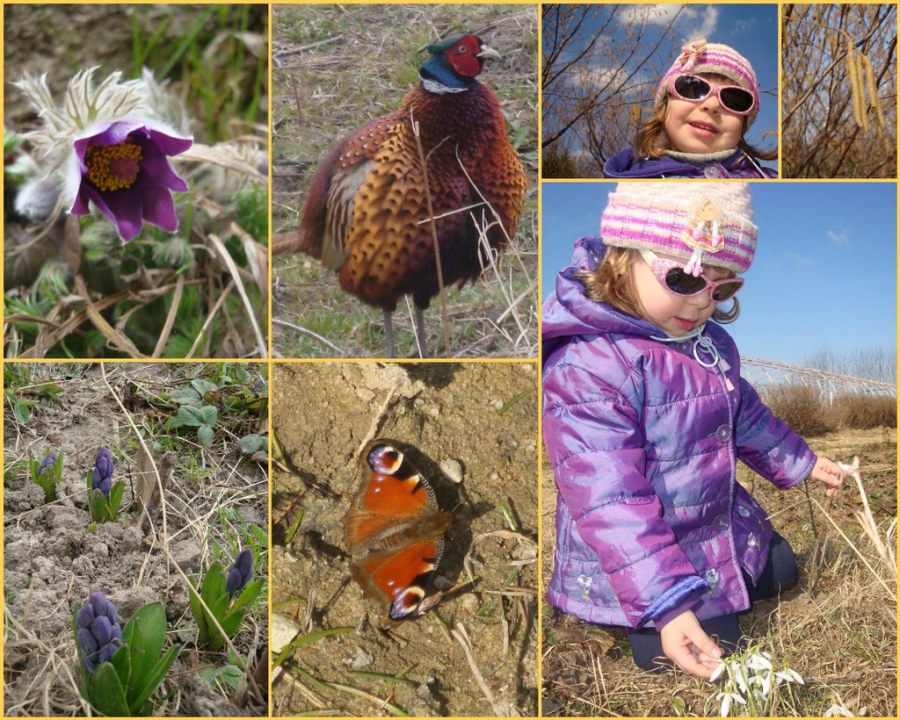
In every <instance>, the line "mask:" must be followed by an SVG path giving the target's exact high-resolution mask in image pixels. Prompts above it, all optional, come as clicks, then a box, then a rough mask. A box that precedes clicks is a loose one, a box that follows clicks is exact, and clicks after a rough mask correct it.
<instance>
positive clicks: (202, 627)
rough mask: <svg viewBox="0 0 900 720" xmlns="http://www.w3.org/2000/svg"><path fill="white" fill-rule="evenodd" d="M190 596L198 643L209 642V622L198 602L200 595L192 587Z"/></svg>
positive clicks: (204, 643)
mask: <svg viewBox="0 0 900 720" xmlns="http://www.w3.org/2000/svg"><path fill="white" fill-rule="evenodd" d="M190 596H191V613H192V614H193V616H194V622H196V623H197V636H198V642H199V644H200V645H206V644H207V643H208V642H209V627H210V626H209V622H208V621H207V619H206V612H205V611H204V610H203V606H202V605H201V604H200V595H199V594H198V593H197V591H196V590H195V589H194V588H193V587H192V588H191V591H190Z"/></svg>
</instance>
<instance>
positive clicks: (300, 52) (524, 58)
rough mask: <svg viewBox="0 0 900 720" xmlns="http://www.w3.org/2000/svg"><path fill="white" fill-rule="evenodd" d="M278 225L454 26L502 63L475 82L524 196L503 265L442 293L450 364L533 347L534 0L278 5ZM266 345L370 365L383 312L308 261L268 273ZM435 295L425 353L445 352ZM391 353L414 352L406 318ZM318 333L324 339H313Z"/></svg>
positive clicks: (291, 221) (530, 351) (380, 349)
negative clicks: (269, 335) (523, 1)
mask: <svg viewBox="0 0 900 720" xmlns="http://www.w3.org/2000/svg"><path fill="white" fill-rule="evenodd" d="M273 18H274V20H273V51H274V62H273V66H274V67H273V123H274V126H275V136H274V139H273V206H272V207H273V209H272V218H273V229H274V231H275V232H286V231H290V230H294V229H296V227H297V225H298V223H299V214H300V208H301V207H302V203H303V200H304V198H305V192H306V185H307V183H308V182H309V180H310V178H311V177H312V173H313V171H314V170H315V168H316V165H317V164H318V162H319V160H320V159H321V158H322V157H323V155H324V154H325V152H326V151H327V148H329V147H330V146H331V145H332V144H333V143H334V142H335V141H337V140H338V139H339V138H340V137H343V136H344V135H345V134H346V133H348V132H350V131H352V130H354V129H356V128H358V127H360V126H361V125H362V124H363V123H364V122H366V121H367V120H369V119H371V118H373V117H376V116H378V115H382V114H384V113H386V112H389V111H391V110H393V109H394V108H395V107H396V106H397V104H399V101H400V99H401V98H402V96H403V95H404V94H405V93H406V91H407V90H408V89H409V88H410V87H411V86H412V85H413V84H414V83H416V82H418V75H417V71H418V66H419V64H420V63H421V61H422V59H423V55H422V49H423V48H424V47H425V45H427V44H429V43H430V42H433V41H434V40H435V39H436V38H439V37H447V36H448V35H450V34H452V33H453V32H459V31H462V30H470V31H472V32H476V33H478V34H479V35H480V36H481V37H482V38H484V39H485V40H486V41H487V42H488V43H489V44H490V45H491V47H494V48H496V49H497V50H499V52H500V54H501V55H502V56H503V60H501V61H499V62H495V63H493V64H491V65H490V66H489V67H488V69H487V71H486V72H485V74H484V81H485V82H486V83H488V84H489V85H490V86H491V87H492V88H493V89H494V90H495V91H497V94H498V95H499V96H500V99H501V103H502V105H503V111H504V113H505V115H506V117H507V120H508V122H509V125H510V132H511V137H512V138H513V142H514V145H515V146H516V147H517V149H518V150H519V152H520V153H521V154H522V157H523V160H524V161H525V163H526V172H527V174H528V177H529V187H530V188H531V190H530V192H529V194H528V196H527V198H526V210H525V213H524V215H523V217H522V218H521V219H520V221H519V228H518V233H517V236H516V238H514V239H513V242H512V245H511V247H510V248H509V249H508V250H507V251H506V252H505V253H504V254H503V255H502V256H501V257H500V259H499V261H498V271H497V272H494V271H493V270H489V271H488V272H487V273H486V274H485V277H484V278H483V281H481V282H478V283H475V284H473V285H470V286H469V287H467V288H464V289H463V290H461V291H457V290H455V289H453V288H449V289H448V291H447V303H448V307H447V308H446V310H447V314H448V316H449V323H448V324H449V328H450V332H451V342H450V356H451V357H534V356H535V355H536V352H537V310H538V298H537V285H536V283H537V193H536V184H537V162H536V145H537V81H536V65H535V62H536V57H537V12H536V9H535V7H534V6H527V5H525V6H523V5H519V6H503V5H415V6H406V5H378V6H374V5H361V6H346V7H344V6H332V5H313V6H275V8H274V11H273ZM273 278H274V285H275V287H274V292H273V317H274V320H273V345H274V348H275V350H276V352H277V353H279V354H280V355H282V356H285V357H370V356H381V355H383V354H384V352H385V342H384V337H383V329H382V313H381V311H380V310H378V309H375V308H371V307H368V306H364V305H363V304H362V303H360V302H359V301H358V300H357V299H356V298H355V297H352V296H348V295H347V294H345V293H344V292H343V291H341V290H340V288H339V287H338V283H337V279H336V277H335V275H334V274H333V273H331V272H329V271H326V270H324V269H323V268H322V267H321V266H320V265H319V263H318V261H315V260H312V259H311V258H308V257H306V256H303V255H294V256H288V257H284V258H279V259H277V260H276V261H275V263H274V266H273ZM440 315H441V312H440V300H439V299H438V298H436V299H435V301H434V302H433V303H432V310H431V311H430V312H429V313H428V314H427V320H426V326H427V329H428V331H429V347H430V348H431V349H432V350H435V349H437V348H441V349H440V350H438V352H439V353H440V354H444V350H443V349H442V348H443V338H444V333H443V329H442V328H441V327H440V323H439V322H437V318H438V317H440ZM394 335H395V343H396V345H397V347H398V353H399V354H400V355H404V354H412V353H413V352H414V349H415V343H414V340H413V336H412V320H411V311H407V310H406V308H404V306H403V304H401V306H400V307H399V308H398V311H397V313H396V314H395V319H394ZM319 338H323V339H319Z"/></svg>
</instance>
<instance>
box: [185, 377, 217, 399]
mask: <svg viewBox="0 0 900 720" xmlns="http://www.w3.org/2000/svg"><path fill="white" fill-rule="evenodd" d="M191 387H192V388H194V390H196V391H197V392H198V393H200V396H201V397H203V396H205V395H206V393H210V392H215V391H216V390H218V389H219V386H218V385H216V384H215V383H214V382H210V381H209V380H204V379H203V378H197V379H196V380H191Z"/></svg>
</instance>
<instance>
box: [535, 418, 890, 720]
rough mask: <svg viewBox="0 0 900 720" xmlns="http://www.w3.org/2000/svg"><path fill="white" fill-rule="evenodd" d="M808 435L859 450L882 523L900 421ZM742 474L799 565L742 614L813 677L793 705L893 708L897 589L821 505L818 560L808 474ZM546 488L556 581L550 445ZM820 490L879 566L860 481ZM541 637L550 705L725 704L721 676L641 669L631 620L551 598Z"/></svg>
mask: <svg viewBox="0 0 900 720" xmlns="http://www.w3.org/2000/svg"><path fill="white" fill-rule="evenodd" d="M809 444H810V447H812V449H813V451H814V452H816V453H817V454H821V455H823V456H825V457H829V458H832V459H835V460H840V461H842V462H850V461H851V460H852V458H853V456H854V455H857V456H859V459H860V471H861V475H862V481H863V486H864V488H865V489H866V493H867V495H868V497H869V503H870V505H871V508H872V512H873V514H874V517H875V519H876V521H877V522H878V523H879V527H880V530H881V532H882V534H883V533H884V531H885V529H886V528H887V526H888V524H889V523H890V522H891V520H893V518H895V517H896V513H897V469H896V468H897V446H896V430H895V429H893V428H878V429H874V430H844V431H841V432H837V433H832V434H829V435H827V436H824V437H819V438H810V439H809ZM738 477H739V479H740V480H741V481H742V482H743V483H744V484H745V485H746V486H748V487H752V488H753V491H754V492H755V493H756V496H757V498H758V499H759V500H760V502H761V504H762V505H763V507H764V508H766V510H767V511H768V512H769V515H770V517H771V518H772V522H773V525H774V526H775V529H776V530H777V531H778V532H779V533H781V534H782V535H783V536H784V537H785V538H786V539H787V540H788V541H789V542H790V543H791V546H792V547H793V548H794V550H795V552H796V554H797V559H798V563H799V565H800V580H799V583H798V584H797V585H796V586H794V588H792V589H791V590H789V591H788V592H786V593H784V594H783V596H782V598H781V600H780V602H779V601H777V600H767V601H760V602H758V603H757V604H756V605H755V606H754V609H753V610H752V611H751V612H748V613H746V614H744V615H741V616H740V617H739V620H740V623H741V627H742V629H743V631H744V633H745V634H746V635H747V636H748V637H751V638H763V639H765V640H767V641H771V642H772V643H773V645H774V647H775V648H776V654H777V656H778V657H777V661H778V662H781V661H786V662H788V664H789V666H790V667H791V668H792V669H794V670H796V671H797V672H799V673H800V675H801V676H802V677H803V678H804V679H805V680H806V684H805V685H804V686H802V687H801V688H799V689H798V690H797V691H796V694H797V697H798V701H797V705H796V708H794V709H793V711H792V712H790V713H786V714H790V715H791V716H793V715H799V716H807V717H808V716H821V715H822V714H823V713H824V712H825V711H826V710H827V709H828V708H829V707H830V705H831V704H840V705H842V706H843V707H845V708H847V709H848V710H850V711H851V712H854V714H859V715H872V716H882V717H894V716H895V715H896V712H897V695H896V681H897V667H896V661H895V660H896V654H897V627H896V608H895V607H894V604H893V603H892V602H891V599H890V597H889V596H888V595H887V594H886V593H885V591H884V589H883V588H881V587H880V586H879V584H878V582H877V581H876V580H874V578H873V575H872V574H871V573H870V571H869V570H868V569H867V568H866V567H865V566H864V565H863V563H862V562H861V561H860V560H859V559H858V558H857V556H856V555H855V554H854V553H853V551H852V550H851V549H850V548H849V547H848V545H847V543H846V541H845V540H843V539H842V538H841V537H840V535H839V533H838V532H837V531H836V530H835V529H834V528H833V526H832V525H831V524H830V523H829V522H828V520H827V519H825V517H824V516H823V514H822V512H821V511H820V509H819V508H816V510H815V517H816V523H817V528H818V530H819V531H820V532H822V533H824V537H825V538H826V542H825V548H826V550H825V558H826V561H825V563H824V565H823V566H821V569H820V570H819V571H816V570H815V569H814V568H813V563H812V562H811V555H812V549H813V546H814V544H815V535H814V533H813V531H812V529H811V526H810V519H809V518H810V514H809V509H808V506H807V502H806V495H805V494H804V491H803V489H802V486H801V487H800V488H796V489H792V490H790V491H786V492H781V491H778V490H777V489H775V488H774V487H772V486H771V485H770V484H769V483H768V482H766V481H765V480H762V479H761V478H759V477H758V476H757V477H755V478H754V476H753V474H752V473H750V472H749V470H748V469H747V468H744V467H742V466H739V470H738ZM542 493H543V495H542V499H543V504H542V514H543V517H542V530H543V536H542V549H543V553H542V572H543V576H544V578H545V582H549V579H550V575H551V573H552V570H553V552H554V547H555V539H554V525H553V523H554V514H555V508H556V486H555V484H554V480H553V470H552V468H551V467H550V465H549V462H548V460H547V457H546V453H543V454H542ZM810 495H811V496H813V498H814V499H815V500H817V501H818V502H819V503H820V505H822V506H824V507H826V508H827V509H828V511H829V515H830V517H831V518H832V519H833V520H835V522H837V524H838V526H839V527H840V528H841V530H842V531H843V532H844V533H846V534H848V536H849V537H850V538H851V540H852V541H853V542H854V543H855V544H856V545H858V547H859V548H861V549H862V551H863V552H864V555H865V557H866V559H867V562H870V563H872V564H873V566H874V567H876V568H877V567H878V560H877V558H875V557H873V556H874V553H873V552H872V548H871V545H870V544H869V543H868V541H867V540H865V538H864V537H863V536H862V532H861V529H860V526H859V524H858V522H857V520H856V519H855V517H854V515H853V513H854V511H856V510H859V509H860V508H861V507H862V503H861V500H860V495H859V492H858V490H857V488H856V485H855V482H854V481H853V480H851V479H847V480H846V482H845V484H844V487H843V489H842V490H841V492H840V494H839V495H838V497H837V499H836V500H835V501H834V502H833V503H827V504H826V500H825V495H824V493H823V492H822V491H821V489H820V488H818V487H812V488H810ZM888 542H892V541H891V540H888ZM814 574H817V575H818V579H817V582H816V584H815V587H813V586H812V585H813V584H812V576H813V575H814ZM543 638H544V640H543V642H544V646H543V655H542V657H543V668H542V682H543V686H542V713H543V716H544V717H549V716H581V715H622V716H646V717H660V716H671V715H717V714H718V710H719V706H718V704H713V705H710V704H709V703H710V701H711V700H712V698H713V697H714V695H715V693H716V692H717V690H718V688H716V687H715V686H712V685H710V684H709V683H707V682H706V681H704V680H700V679H697V678H692V677H690V676H687V675H685V674H684V673H677V672H667V673H664V674H662V675H659V674H652V673H647V672H642V671H639V670H637V669H636V668H635V666H634V663H633V662H632V660H631V657H630V648H629V646H628V641H627V639H626V637H625V633H624V631H622V630H619V629H614V628H608V627H600V626H596V625H590V624H588V623H584V622H581V621H579V620H577V619H576V618H574V617H568V616H566V615H564V614H563V613H561V612H559V611H558V610H554V609H553V608H551V607H550V606H549V605H547V604H546V603H544V605H543Z"/></svg>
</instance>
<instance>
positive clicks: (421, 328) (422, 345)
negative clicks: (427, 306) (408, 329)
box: [413, 303, 431, 358]
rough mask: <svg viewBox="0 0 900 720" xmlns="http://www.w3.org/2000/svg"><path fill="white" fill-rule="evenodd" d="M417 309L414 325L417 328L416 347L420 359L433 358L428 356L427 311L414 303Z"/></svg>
mask: <svg viewBox="0 0 900 720" xmlns="http://www.w3.org/2000/svg"><path fill="white" fill-rule="evenodd" d="M413 305H414V306H415V308H416V312H415V317H414V320H413V325H415V326H416V347H417V349H418V352H419V357H423V358H426V357H431V355H429V354H428V335H427V334H426V333H425V311H424V310H423V309H422V308H420V307H419V306H418V305H416V304H415V303H413Z"/></svg>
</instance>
